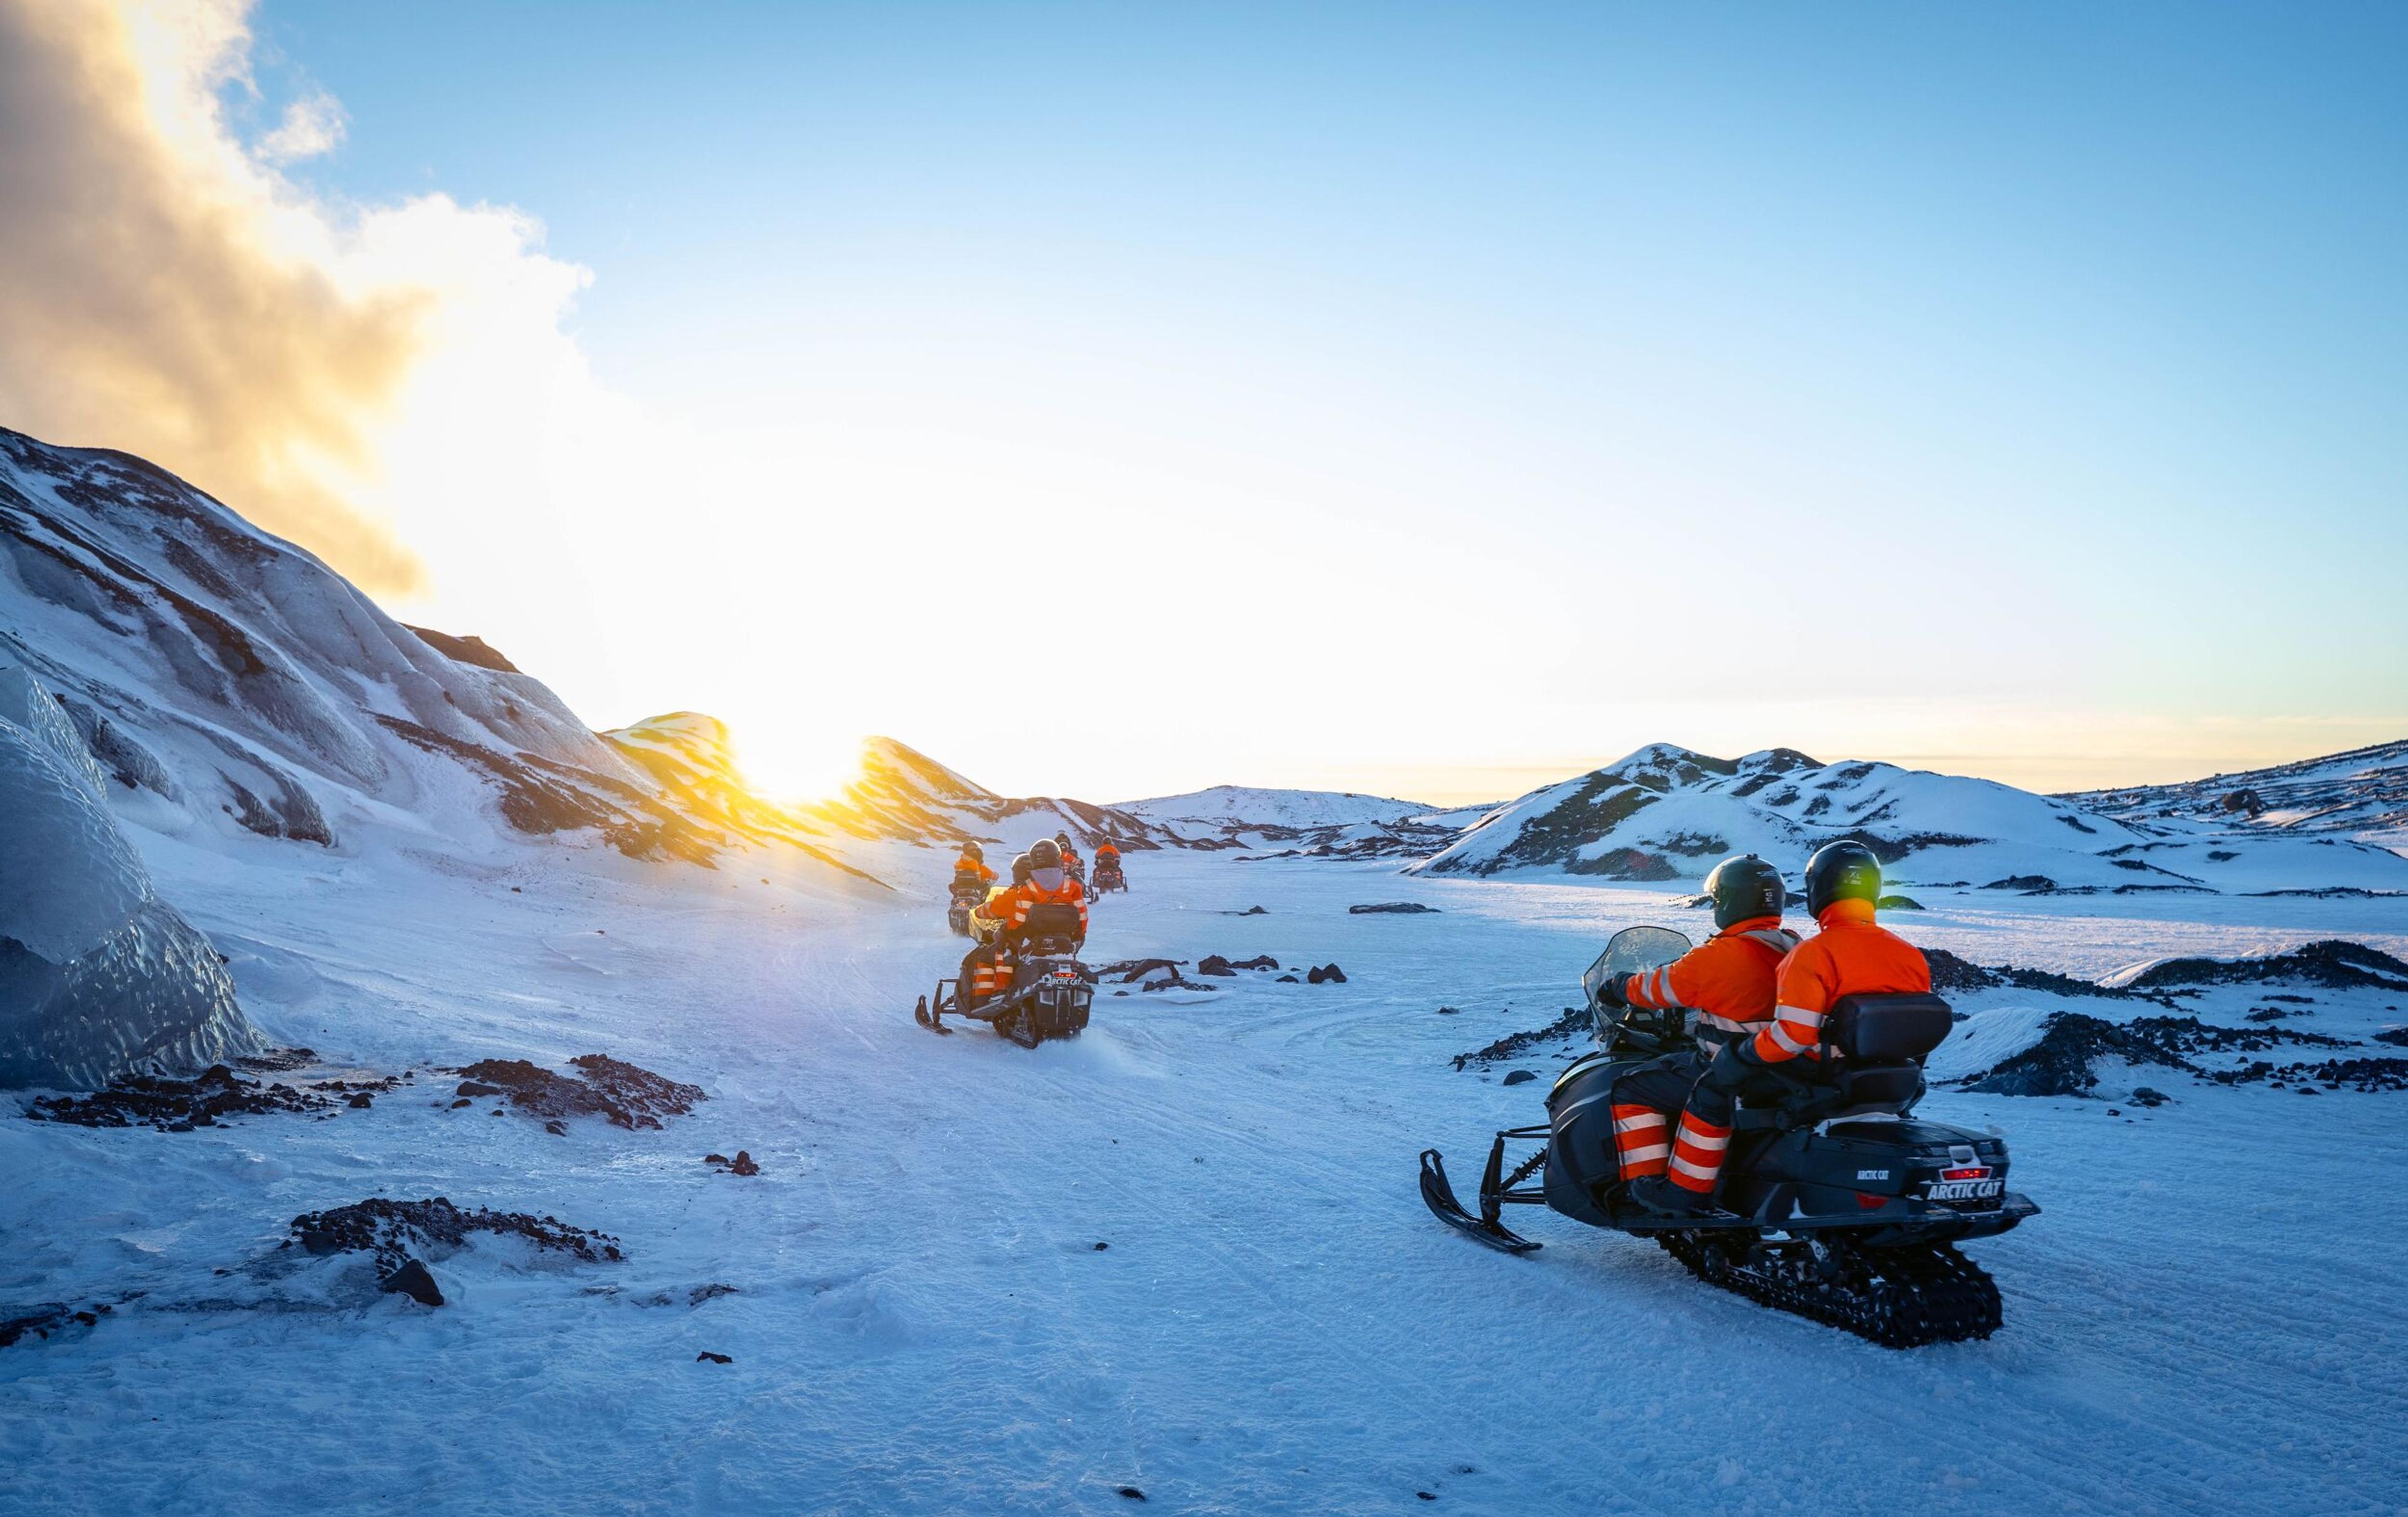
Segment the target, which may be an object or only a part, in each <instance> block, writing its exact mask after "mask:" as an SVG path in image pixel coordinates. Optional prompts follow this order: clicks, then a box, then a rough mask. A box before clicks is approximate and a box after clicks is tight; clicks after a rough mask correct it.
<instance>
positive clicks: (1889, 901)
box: [1873, 895, 1923, 911]
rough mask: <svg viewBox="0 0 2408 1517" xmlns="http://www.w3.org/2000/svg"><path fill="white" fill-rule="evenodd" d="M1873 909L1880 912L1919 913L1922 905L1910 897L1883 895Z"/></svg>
mask: <svg viewBox="0 0 2408 1517" xmlns="http://www.w3.org/2000/svg"><path fill="white" fill-rule="evenodd" d="M1873 907H1874V909H1877V910H1882V911H1920V910H1922V909H1923V903H1922V902H1921V901H1918V900H1916V899H1915V898H1914V896H1912V895H1885V896H1883V897H1882V898H1881V899H1880V900H1878V901H1875V902H1874V903H1873Z"/></svg>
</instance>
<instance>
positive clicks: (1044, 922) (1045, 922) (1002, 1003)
mask: <svg viewBox="0 0 2408 1517" xmlns="http://www.w3.org/2000/svg"><path fill="white" fill-rule="evenodd" d="M1023 933H1024V936H1023V937H1022V940H1021V944H1020V947H1019V950H1018V952H1015V953H1014V954H1013V956H1012V961H1011V988H1010V989H1009V990H1006V991H1005V992H1003V994H1001V995H993V996H989V997H988V998H987V999H985V1000H983V1001H978V1000H973V999H971V998H970V997H969V996H967V995H964V994H963V993H962V982H961V980H960V979H959V978H958V977H956V978H953V979H946V980H938V981H937V988H936V991H935V993H934V994H932V995H923V996H921V997H920V1003H919V1005H917V1006H915V1007H913V1008H912V1009H911V1020H913V1021H914V1022H917V1023H919V1024H920V1025H921V1026H923V1027H925V1028H927V1029H928V1030H929V1031H930V1032H936V1033H951V1032H952V1031H953V1029H952V1028H951V1027H948V1026H946V1025H945V1018H947V1017H949V1016H950V1017H958V1018H961V1019H963V1020H964V1021H968V1022H983V1023H989V1024H991V1025H992V1026H993V1027H994V1028H995V1030H996V1032H998V1033H1000V1034H1002V1035H1003V1036H1004V1037H1006V1038H1010V1039H1011V1040H1012V1041H1013V1042H1015V1043H1018V1044H1019V1045H1020V1046H1021V1047H1023V1048H1035V1047H1036V1046H1037V1045H1038V1044H1039V1043H1042V1042H1044V1041H1045V1040H1046V1039H1047V1038H1076V1037H1078V1036H1079V1034H1080V1033H1082V1032H1083V1031H1085V1030H1086V1026H1087V1009H1088V1006H1089V1004H1090V1003H1091V1002H1093V1001H1094V1000H1095V998H1096V972H1095V971H1094V970H1093V969H1090V968H1088V967H1087V966H1085V965H1084V964H1082V963H1081V962H1080V961H1079V954H1078V950H1077V948H1076V947H1075V945H1076V943H1077V942H1078V938H1079V913H1078V910H1077V909H1076V908H1075V907H1069V906H1060V905H1050V904H1049V905H1045V906H1039V907H1037V908H1035V909H1031V910H1030V911H1029V913H1028V923H1027V925H1026V927H1025V929H1023Z"/></svg>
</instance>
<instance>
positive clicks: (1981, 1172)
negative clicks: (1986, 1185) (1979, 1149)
mask: <svg viewBox="0 0 2408 1517" xmlns="http://www.w3.org/2000/svg"><path fill="white" fill-rule="evenodd" d="M1940 1178H1941V1179H1942V1180H1987V1179H1989V1178H1990V1171H1989V1169H1988V1167H1987V1166H1984V1165H1978V1164H1977V1165H1974V1166H1972V1167H1971V1168H1969V1169H1942V1171H1940Z"/></svg>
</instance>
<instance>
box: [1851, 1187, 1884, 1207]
mask: <svg viewBox="0 0 2408 1517" xmlns="http://www.w3.org/2000/svg"><path fill="white" fill-rule="evenodd" d="M1887 1205H1889V1197H1888V1196H1886V1195H1873V1194H1872V1193H1871V1191H1858V1192H1857V1193H1856V1207H1857V1209H1859V1210H1863V1211H1879V1210H1880V1209H1882V1208H1884V1207H1885V1206H1887Z"/></svg>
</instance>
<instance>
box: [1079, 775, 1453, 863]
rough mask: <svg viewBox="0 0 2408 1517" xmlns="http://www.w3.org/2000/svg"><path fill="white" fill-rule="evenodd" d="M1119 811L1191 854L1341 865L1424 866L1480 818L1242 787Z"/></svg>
mask: <svg viewBox="0 0 2408 1517" xmlns="http://www.w3.org/2000/svg"><path fill="white" fill-rule="evenodd" d="M1121 809H1122V810H1125V811H1127V812H1129V813H1130V814H1132V815H1135V816H1140V817H1143V818H1146V819H1149V820H1150V821H1152V822H1154V823H1157V824H1158V825H1160V826H1161V827H1162V828H1163V829H1165V831H1166V832H1167V833H1168V834H1169V835H1171V836H1173V837H1177V838H1179V839H1180V840H1181V841H1183V843H1184V844H1185V845H1186V846H1188V847H1191V848H1226V849H1251V850H1255V851H1258V852H1266V853H1268V854H1269V855H1270V856H1280V857H1283V856H1288V855H1299V854H1300V855H1303V856H1306V857H1311V858H1340V859H1369V858H1408V859H1419V858H1426V857H1427V856H1428V855H1429V854H1431V853H1433V852H1437V851H1438V850H1440V849H1441V848H1444V847H1445V846H1446V845H1447V844H1448V843H1449V842H1451V841H1453V840H1454V837H1455V834H1456V833H1457V832H1459V831H1461V830H1462V828H1463V826H1464V824H1465V823H1467V822H1469V821H1470V820H1471V819H1472V818H1474V817H1476V816H1477V815H1479V814H1480V813H1479V812H1478V811H1477V810H1474V811H1454V812H1449V811H1445V810H1442V809H1440V808H1437V807H1433V806H1430V805H1427V804H1426V803H1424V802H1421V801H1402V800H1394V799H1391V798H1388V797H1386V796H1381V795H1363V794H1355V792H1352V791H1327V790H1264V789H1256V788H1254V787H1251V786H1246V785H1215V786H1213V787H1212V788H1211V789H1210V790H1198V791H1193V792H1190V793H1189V794H1184V795H1161V796H1156V797H1155V798H1154V799H1152V800H1144V801H1127V802H1124V803H1123V805H1122V807H1121Z"/></svg>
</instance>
